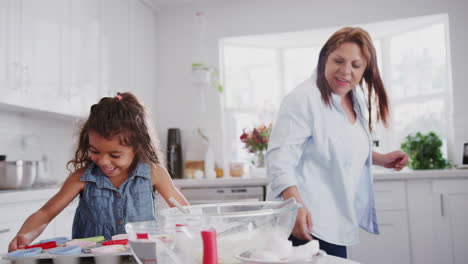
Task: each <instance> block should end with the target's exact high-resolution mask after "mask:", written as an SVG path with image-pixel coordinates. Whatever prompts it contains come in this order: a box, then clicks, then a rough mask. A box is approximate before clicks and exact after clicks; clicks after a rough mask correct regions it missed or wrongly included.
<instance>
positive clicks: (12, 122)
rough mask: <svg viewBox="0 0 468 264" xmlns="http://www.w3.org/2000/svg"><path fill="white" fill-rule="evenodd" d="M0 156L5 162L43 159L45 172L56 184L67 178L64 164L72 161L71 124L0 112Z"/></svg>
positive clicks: (43, 117) (72, 129) (53, 119)
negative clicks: (2, 156)
mask: <svg viewBox="0 0 468 264" xmlns="http://www.w3.org/2000/svg"><path fill="white" fill-rule="evenodd" d="M0 124H2V125H1V126H0V154H5V155H7V160H18V159H24V160H41V159H42V158H43V155H45V156H46V157H47V161H48V162H47V165H46V168H47V172H48V174H49V176H50V177H51V178H53V179H55V180H56V181H58V182H62V181H63V180H65V178H66V177H67V176H68V174H69V172H68V170H67V169H66V167H65V166H66V163H67V162H68V161H69V160H70V159H71V157H73V150H72V146H73V145H74V141H73V138H72V137H73V135H74V134H75V131H76V130H75V129H74V127H75V123H74V122H73V121H71V120H69V119H58V118H57V117H54V118H50V117H47V116H44V115H37V114H34V115H32V116H31V115H27V114H24V113H23V114H20V113H14V112H10V111H7V110H4V109H2V111H0Z"/></svg>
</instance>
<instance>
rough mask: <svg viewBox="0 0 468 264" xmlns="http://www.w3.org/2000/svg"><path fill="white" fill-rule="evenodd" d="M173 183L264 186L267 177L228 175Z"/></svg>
mask: <svg viewBox="0 0 468 264" xmlns="http://www.w3.org/2000/svg"><path fill="white" fill-rule="evenodd" d="M173 181H174V184H175V185H176V186H177V187H179V188H187V187H190V188H201V187H249V186H266V185H268V183H269V179H268V178H259V177H258V178H243V177H228V178H215V179H199V180H195V179H175V180H173Z"/></svg>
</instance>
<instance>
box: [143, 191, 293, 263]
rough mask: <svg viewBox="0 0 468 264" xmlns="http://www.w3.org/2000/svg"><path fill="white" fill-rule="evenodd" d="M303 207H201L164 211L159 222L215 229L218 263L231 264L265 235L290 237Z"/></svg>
mask: <svg viewBox="0 0 468 264" xmlns="http://www.w3.org/2000/svg"><path fill="white" fill-rule="evenodd" d="M300 207H301V205H300V204H298V203H296V202H295V201H293V200H292V201H263V202H233V203H219V204H200V205H193V206H190V211H191V213H190V214H184V213H183V212H181V211H180V210H179V209H177V208H169V209H164V210H161V211H159V218H158V220H159V221H160V225H161V226H162V227H168V228H169V227H173V226H175V225H176V224H183V225H186V226H187V227H194V226H196V227H213V228H215V229H216V231H217V233H218V234H219V235H218V257H219V262H220V263H221V262H232V261H236V260H235V259H234V257H235V255H236V254H238V253H241V252H243V251H246V250H248V249H250V248H253V247H254V246H255V244H256V243H259V242H260V240H261V239H262V236H261V234H262V233H268V232H272V231H274V232H276V233H278V235H279V236H281V237H284V238H287V237H289V235H290V234H291V230H292V228H293V226H294V222H295V219H296V214H297V210H298V209H299V208H300ZM142 231H144V230H142ZM223 232H224V233H223Z"/></svg>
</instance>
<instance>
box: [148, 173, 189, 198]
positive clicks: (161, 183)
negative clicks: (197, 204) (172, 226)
mask: <svg viewBox="0 0 468 264" xmlns="http://www.w3.org/2000/svg"><path fill="white" fill-rule="evenodd" d="M151 181H152V183H153V189H155V190H157V191H158V193H160V194H161V196H162V197H163V198H164V200H166V202H167V204H168V205H169V206H170V207H174V206H175V204H173V203H172V202H170V201H169V198H171V197H174V199H176V201H177V202H179V203H180V204H181V205H189V203H188V202H187V200H186V199H185V197H184V196H183V195H182V193H180V192H179V190H177V188H176V187H175V185H174V182H173V181H172V179H171V176H170V175H169V173H168V172H167V171H166V169H164V168H163V167H161V166H159V165H154V166H152V167H151Z"/></svg>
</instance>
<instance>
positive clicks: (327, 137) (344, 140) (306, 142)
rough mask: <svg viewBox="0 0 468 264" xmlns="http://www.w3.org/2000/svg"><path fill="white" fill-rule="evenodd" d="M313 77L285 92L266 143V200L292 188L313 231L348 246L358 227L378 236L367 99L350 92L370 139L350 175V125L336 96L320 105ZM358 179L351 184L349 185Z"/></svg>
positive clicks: (356, 90)
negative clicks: (359, 166) (363, 158)
mask: <svg viewBox="0 0 468 264" xmlns="http://www.w3.org/2000/svg"><path fill="white" fill-rule="evenodd" d="M315 80H316V77H315V75H314V76H312V78H310V79H308V80H306V81H305V82H303V83H302V84H300V85H299V86H298V87H297V88H296V89H294V90H293V91H292V92H291V93H290V94H288V95H287V96H286V97H285V98H284V99H283V102H282V104H281V107H280V110H279V113H278V117H277V120H276V123H275V125H274V128H273V131H272V134H271V137H270V142H269V144H268V152H267V155H266V160H267V173H268V177H269V178H270V179H271V183H270V192H269V194H268V198H269V199H278V198H279V197H280V195H281V192H283V191H284V190H285V189H286V188H288V187H290V186H296V187H297V189H298V191H299V194H300V195H301V198H302V200H303V202H304V205H305V206H306V207H307V209H308V210H309V211H310V213H311V215H312V223H313V224H312V225H313V228H312V229H313V230H312V235H313V236H315V237H318V238H320V239H323V240H325V241H327V242H329V243H333V244H337V245H344V246H349V245H353V244H356V243H358V242H359V226H360V227H361V228H363V229H364V230H366V231H368V232H371V233H375V234H378V233H379V230H378V226H377V219H376V214H375V206H374V193H373V189H372V174H371V168H372V166H371V165H372V145H371V140H370V134H369V129H368V121H367V120H366V118H365V116H367V113H366V111H367V108H366V100H365V99H364V95H363V93H362V91H361V90H360V89H356V88H355V89H353V91H352V92H351V94H352V98H353V102H354V110H355V112H356V114H357V119H358V121H359V122H360V123H361V125H362V126H363V127H364V128H365V131H366V134H367V136H368V138H369V140H368V142H369V144H368V146H362V147H366V148H369V151H368V153H369V156H368V158H367V160H366V161H365V164H363V169H362V175H354V177H358V180H357V181H356V180H353V178H352V177H353V175H349V174H348V173H349V171H350V168H351V161H352V160H353V159H352V155H353V153H354V151H353V148H354V146H353V144H352V138H350V125H349V121H348V120H347V117H346V113H345V112H344V110H343V108H342V107H341V98H340V97H339V96H338V95H336V94H333V93H332V97H331V105H330V106H328V105H325V103H324V102H323V101H322V98H321V94H320V91H319V90H318V88H317V86H316V84H315ZM353 182H354V183H356V182H357V185H356V184H353Z"/></svg>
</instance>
